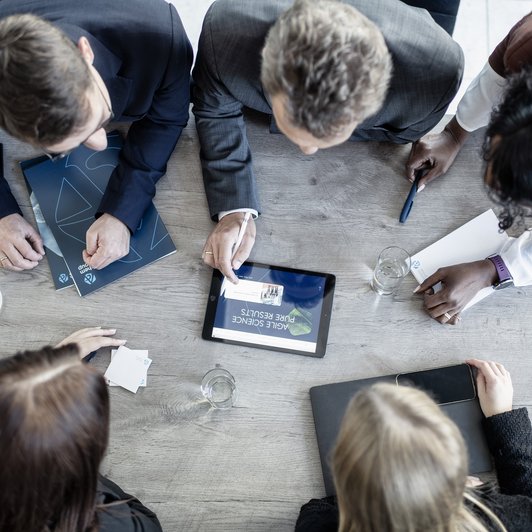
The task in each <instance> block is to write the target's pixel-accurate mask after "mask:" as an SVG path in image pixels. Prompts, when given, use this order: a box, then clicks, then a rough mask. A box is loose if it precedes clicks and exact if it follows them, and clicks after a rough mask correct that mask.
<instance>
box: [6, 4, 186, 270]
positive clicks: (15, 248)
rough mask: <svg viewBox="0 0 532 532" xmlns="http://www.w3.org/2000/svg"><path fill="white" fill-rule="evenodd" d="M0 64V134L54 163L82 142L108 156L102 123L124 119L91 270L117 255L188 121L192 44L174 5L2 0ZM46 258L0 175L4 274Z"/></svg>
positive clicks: (93, 237)
mask: <svg viewBox="0 0 532 532" xmlns="http://www.w3.org/2000/svg"><path fill="white" fill-rule="evenodd" d="M0 65H1V68H0V80H1V81H0V127H2V128H3V129H4V130H5V131H6V132H7V133H9V134H10V135H12V136H14V137H16V138H18V139H20V140H22V141H25V142H28V143H30V144H32V145H33V146H35V147H38V148H40V149H42V150H43V151H44V152H45V153H47V154H49V156H50V157H51V158H55V157H62V156H65V155H66V154H68V153H69V152H70V151H71V150H73V149H74V148H76V147H77V146H79V145H80V144H84V145H85V146H87V147H89V148H92V149H95V150H102V149H105V147H106V144H107V140H106V136H105V130H104V127H105V126H106V125H107V124H108V123H109V122H110V121H112V120H117V121H120V122H132V124H131V127H130V128H129V132H128V134H127V138H126V140H125V143H124V147H123V149H122V152H121V155H120V161H119V164H118V166H117V168H116V169H115V170H114V171H113V174H112V175H111V178H110V180H109V184H108V186H107V189H106V190H105V193H104V196H103V199H102V201H101V204H100V206H99V209H98V215H97V219H96V221H95V222H94V223H93V225H92V226H91V227H90V229H89V230H88V232H87V238H86V240H87V241H86V245H87V247H86V250H85V252H84V254H83V258H84V260H85V262H86V263H87V264H88V265H89V266H91V267H92V268H96V269H99V268H103V267H105V266H107V265H108V264H110V263H111V262H113V261H115V260H117V259H119V258H121V257H123V256H124V255H126V254H127V253H128V252H129V240H130V235H131V234H132V233H134V232H135V231H136V229H137V227H138V224H139V221H140V220H141V218H142V216H143V214H144V211H145V210H146V208H147V207H148V206H149V204H150V202H151V200H152V198H153V196H154V195H155V184H156V182H157V181H158V179H159V178H160V177H161V176H162V175H164V173H165V172H166V164H167V162H168V159H169V158H170V155H171V154H172V152H173V150H174V147H175V144H176V142H177V140H178V139H179V136H180V134H181V131H182V130H183V128H184V127H185V125H186V124H187V120H188V116H189V102H190V69H191V66H192V48H191V46H190V43H189V41H188V38H187V35H186V33H185V30H184V28H183V26H182V24H181V21H180V19H179V16H178V14H177V12H176V10H175V8H174V7H173V6H172V5H171V4H168V3H167V2H165V1H164V0H114V1H113V2H108V1H106V0H85V1H80V0H76V1H71V0H3V1H2V2H0ZM43 253H44V250H43V246H42V241H41V238H40V236H39V235H38V233H37V232H36V231H35V229H34V228H33V227H32V226H31V225H30V224H29V223H28V222H27V221H25V220H24V218H23V217H22V213H21V210H20V208H19V206H18V205H17V202H16V200H15V198H14V197H13V195H12V193H11V191H10V189H9V186H8V184H7V182H6V181H5V180H4V179H0V261H1V264H2V266H3V267H4V268H5V269H9V270H18V271H20V270H23V269H30V268H33V267H35V266H36V265H37V264H38V262H39V260H41V258H42V256H43Z"/></svg>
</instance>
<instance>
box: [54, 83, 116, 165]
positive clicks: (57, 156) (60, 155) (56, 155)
mask: <svg viewBox="0 0 532 532" xmlns="http://www.w3.org/2000/svg"><path fill="white" fill-rule="evenodd" d="M93 79H94V78H93ZM94 83H96V86H97V87H98V90H99V91H100V94H101V96H102V98H103V101H104V102H105V105H106V107H107V110H108V111H109V116H108V117H107V118H106V119H105V120H104V121H103V122H101V123H100V124H99V125H98V127H97V128H96V129H95V130H94V131H93V132H92V133H91V134H90V135H89V136H88V137H87V138H86V139H85V140H84V141H83V142H80V143H79V144H78V145H77V146H75V147H74V148H71V149H70V150H66V151H62V152H60V153H54V152H49V151H46V150H45V149H44V148H43V151H44V154H45V155H46V156H47V157H48V159H50V161H58V160H59V159H64V158H65V157H66V156H67V155H70V154H71V153H72V152H73V151H74V150H75V149H76V148H78V147H79V146H80V145H81V144H85V142H87V141H88V140H89V139H90V138H91V137H92V136H93V135H94V133H96V131H99V130H100V129H102V128H104V127H107V126H108V125H109V124H110V123H111V122H112V120H113V119H114V117H115V114H114V113H113V109H112V108H111V104H110V103H109V101H108V100H107V98H106V97H105V94H104V93H103V91H102V89H101V87H100V84H99V83H98V82H97V81H96V79H94Z"/></svg>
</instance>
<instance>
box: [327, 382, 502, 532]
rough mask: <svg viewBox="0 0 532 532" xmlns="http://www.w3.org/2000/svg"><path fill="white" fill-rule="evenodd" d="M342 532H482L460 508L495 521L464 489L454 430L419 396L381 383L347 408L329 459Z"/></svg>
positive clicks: (463, 458) (461, 449)
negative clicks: (477, 511) (469, 505)
mask: <svg viewBox="0 0 532 532" xmlns="http://www.w3.org/2000/svg"><path fill="white" fill-rule="evenodd" d="M332 469H333V474H334V482H335V486H336V492H337V496H338V506H339V511H340V528H339V530H340V532H359V531H360V532H362V531H363V532H381V531H384V530H385V531H387V532H399V531H401V532H425V531H429V530H430V531H431V532H487V528H486V527H485V526H484V525H483V524H482V522H481V521H480V520H479V519H478V518H477V517H476V516H475V515H473V513H472V512H471V511H470V510H469V509H468V508H467V507H466V505H465V499H467V500H469V501H470V502H471V503H472V504H474V505H476V506H477V507H478V508H479V509H480V510H481V512H483V513H484V514H485V515H486V517H488V520H489V521H491V522H492V523H494V524H495V525H496V526H498V527H499V529H500V530H501V531H505V530H506V529H505V528H504V525H503V524H502V523H501V521H500V520H499V519H498V518H497V516H496V515H495V514H494V513H493V512H492V511H491V510H490V509H489V508H487V507H486V506H485V505H484V504H483V503H481V502H480V500H478V498H477V497H476V496H475V495H474V494H473V491H472V490H471V491H469V490H468V491H466V479H467V472H468V464H467V453H466V447H465V443H464V440H463V438H462V435H461V434H460V431H459V429H458V427H457V426H456V425H455V424H454V423H453V421H451V419H449V418H448V417H447V416H446V415H445V414H444V413H443V411H442V410H441V409H440V408H439V407H438V405H437V404H436V403H435V402H434V401H433V400H432V399H431V398H430V397H429V396H428V395H427V394H426V393H424V392H422V391H420V390H416V389H415V388H410V387H405V386H396V385H392V384H386V383H380V384H375V385H374V386H372V387H370V388H367V389H364V390H362V391H360V392H359V393H358V394H357V395H356V396H355V397H354V398H353V399H352V401H351V403H350V404H349V406H348V408H347V411H346V414H345V417H344V420H343V422H342V426H341V429H340V434H339V436H338V440H337V443H336V446H335V449H334V453H333V463H332Z"/></svg>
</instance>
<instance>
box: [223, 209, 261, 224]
mask: <svg viewBox="0 0 532 532" xmlns="http://www.w3.org/2000/svg"><path fill="white" fill-rule="evenodd" d="M234 212H249V213H251V216H253V219H254V220H255V219H256V218H258V216H259V213H258V211H256V210H255V209H250V208H246V207H245V208H242V209H233V210H231V211H221V212H219V213H218V221H220V220H221V219H222V218H223V217H224V216H227V215H228V214H233V213H234Z"/></svg>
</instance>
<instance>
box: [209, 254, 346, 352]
mask: <svg viewBox="0 0 532 532" xmlns="http://www.w3.org/2000/svg"><path fill="white" fill-rule="evenodd" d="M235 273H236V275H237V277H238V279H239V283H238V284H236V285H235V284H233V283H231V282H229V281H224V276H223V275H222V273H221V272H220V271H219V270H213V276H212V283H211V288H210V292H209V299H208V303H207V311H206V313H205V323H204V325H203V333H202V337H203V338H204V339H205V340H213V341H215V342H226V343H231V344H238V345H245V346H250V347H262V348H264V349H273V350H275V351H284V352H287V353H295V354H298V355H307V356H312V357H323V356H324V355H325V349H326V347H327V336H328V334H329V323H330V319H331V310H332V304H333V295H334V285H335V281H336V278H335V276H334V275H332V274H330V273H320V272H312V271H307V270H296V269H293V268H285V267H282V266H270V265H267V264H260V263H257V262H244V264H242V266H241V267H240V268H239V269H238V270H236V271H235Z"/></svg>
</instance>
